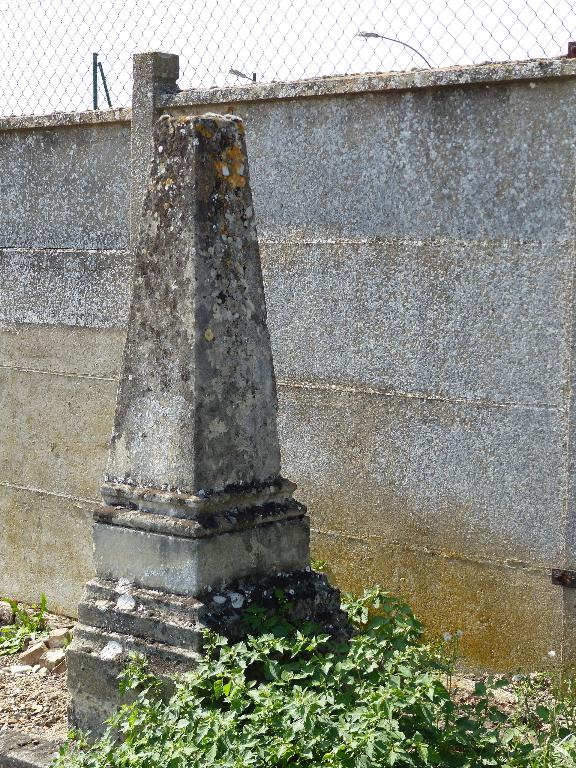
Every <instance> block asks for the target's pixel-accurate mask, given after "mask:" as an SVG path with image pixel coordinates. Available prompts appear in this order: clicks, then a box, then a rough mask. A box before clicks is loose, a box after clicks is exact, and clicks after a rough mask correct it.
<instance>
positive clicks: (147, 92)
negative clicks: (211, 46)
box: [130, 52, 179, 248]
mask: <svg viewBox="0 0 576 768" xmlns="http://www.w3.org/2000/svg"><path fill="white" fill-rule="evenodd" d="M133 74H134V85H133V88H132V138H131V146H132V149H131V152H132V159H131V165H132V178H131V187H130V247H131V248H133V247H134V246H135V244H136V239H137V237H138V226H139V222H140V217H141V213H142V205H143V203H144V195H145V193H146V183H147V178H148V170H149V166H150V163H151V162H152V156H153V150H154V144H153V136H152V132H153V128H154V122H155V121H156V119H157V118H158V112H159V110H158V106H157V104H158V99H159V97H160V96H161V95H162V94H165V93H174V92H176V91H178V86H177V84H176V82H177V80H178V76H179V58H178V56H177V55H175V54H172V53H158V52H151V53H137V54H136V55H135V56H134V58H133Z"/></svg>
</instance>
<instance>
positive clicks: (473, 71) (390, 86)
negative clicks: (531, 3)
mask: <svg viewBox="0 0 576 768" xmlns="http://www.w3.org/2000/svg"><path fill="white" fill-rule="evenodd" d="M564 77H576V59H568V58H566V57H565V56H561V57H558V58H556V59H529V60H527V61H506V62H500V63H492V62H488V63H486V64H471V65H469V66H462V67H445V68H443V69H416V70H410V71H405V72H371V73H368V74H362V75H343V76H332V77H319V78H312V79H309V80H294V81H282V82H272V83H257V84H254V85H252V84H249V85H239V86H230V87H226V88H198V89H190V90H187V91H181V92H180V93H176V94H168V95H165V96H162V97H160V99H159V103H158V106H159V107H160V108H161V109H170V108H178V107H189V106H195V105H199V104H219V103H222V104H233V103H246V102H252V101H274V100H278V99H303V98H321V97H323V96H345V95H354V94H362V93H378V92H387V91H409V90H421V89H424V88H445V87H455V86H465V85H489V84H497V83H507V82H513V81H522V80H529V81H535V80H551V79H557V78H564ZM131 120H132V109H131V108H130V107H119V108H117V109H101V110H88V111H86V112H54V113H53V114H50V115H15V116H12V117H0V131H25V130H33V129H42V128H70V127H74V126H79V125H104V124H107V123H129V122H131Z"/></svg>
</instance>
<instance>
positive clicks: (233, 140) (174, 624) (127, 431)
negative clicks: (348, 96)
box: [68, 115, 347, 733]
mask: <svg viewBox="0 0 576 768" xmlns="http://www.w3.org/2000/svg"><path fill="white" fill-rule="evenodd" d="M276 408H277V406H276V388H275V380H274V369H273V365H272V354H271V349H270V339H269V335H268V329H267V326H266V305H265V300H264V291H263V287H262V275H261V267H260V256H259V251H258V241H257V237H256V227H255V221H254V209H253V205H252V196H251V191H250V184H249V176H248V163H247V158H246V147H245V142H244V126H243V124H242V122H241V120H240V119H239V118H236V117H231V116H225V117H224V116H218V115H204V116H200V117H185V118H180V119H174V118H170V117H168V116H166V117H162V118H161V119H160V120H159V121H158V123H157V125H156V132H155V155H154V161H153V164H152V170H151V177H150V184H149V186H148V192H147V196H146V201H145V204H144V212H143V216H142V221H141V222H140V226H139V241H138V246H137V248H136V250H135V274H134V289H133V296H132V304H131V310H130V320H129V328H128V336H127V341H126V347H125V353H124V365H123V372H122V376H121V379H120V385H119V389H118V396H117V407H116V418H115V423H114V433H113V436H112V442H111V448H110V458H109V463H108V469H107V474H106V478H105V483H104V486H103V488H102V496H103V499H104V506H103V507H102V508H100V509H99V510H98V511H97V512H96V513H95V525H94V550H95V562H96V574H97V577H96V579H95V580H94V581H92V582H90V583H89V584H88V586H87V589H86V592H85V595H84V598H83V600H82V602H81V604H80V607H79V619H80V624H79V626H78V627H77V629H76V632H75V636H74V642H73V644H72V646H71V648H70V649H69V651H68V667H69V687H70V690H71V695H72V704H71V722H72V725H74V726H76V727H80V728H82V729H85V730H86V729H88V730H91V731H93V732H94V733H96V732H98V730H99V729H100V726H101V724H102V721H103V719H104V718H105V717H106V716H107V715H108V714H109V713H110V712H111V711H112V710H113V709H114V707H115V706H116V705H117V704H118V696H117V693H116V687H117V684H116V679H115V678H116V675H117V674H118V672H119V670H120V668H121V666H122V664H123V663H124V662H125V660H126V658H127V654H128V653H129V652H130V651H139V652H142V653H144V654H145V655H146V656H147V657H148V658H149V661H150V665H151V668H152V669H154V670H156V671H157V672H158V673H160V674H163V675H164V676H165V677H166V679H167V680H169V679H170V676H171V675H174V674H175V673H177V672H178V671H182V670H185V669H189V668H190V666H191V665H193V664H194V663H195V660H196V658H197V654H198V653H199V652H200V651H201V639H202V630H203V629H204V628H206V627H210V628H212V629H215V630H216V631H218V632H221V633H222V634H225V635H227V636H229V637H230V638H234V639H236V638H239V637H241V636H242V634H243V633H244V632H245V631H246V630H245V629H244V628H243V627H244V625H243V622H242V617H243V612H244V611H245V609H246V608H247V607H248V606H249V605H251V604H253V603H254V602H257V603H258V604H259V605H263V606H268V608H269V610H270V611H271V612H272V611H274V610H275V608H276V607H277V605H276V602H275V601H276V597H275V596H276V595H277V594H278V590H279V589H280V590H281V592H282V595H284V597H285V600H286V608H285V610H287V612H288V615H291V616H293V617H295V618H301V619H310V620H313V621H315V622H317V623H318V624H319V625H320V626H321V627H322V631H327V632H329V633H332V634H334V635H342V634H345V633H346V632H347V625H346V622H345V618H344V615H343V614H342V612H341V611H340V609H339V598H338V593H337V592H336V591H335V590H333V589H332V588H331V587H330V585H329V584H328V582H327V581H326V579H325V578H324V577H323V576H321V575H319V574H315V573H313V572H312V571H311V569H310V567H309V525H308V519H307V516H306V509H305V507H303V506H302V505H301V504H299V503H298V502H296V501H295V500H294V499H293V498H292V494H293V491H294V489H295V487H296V486H295V485H294V484H293V483H291V482H289V481H287V480H285V479H284V478H282V477H281V474H280V450H279V445H278V435H277V428H276Z"/></svg>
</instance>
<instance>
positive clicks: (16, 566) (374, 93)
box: [0, 60, 576, 668]
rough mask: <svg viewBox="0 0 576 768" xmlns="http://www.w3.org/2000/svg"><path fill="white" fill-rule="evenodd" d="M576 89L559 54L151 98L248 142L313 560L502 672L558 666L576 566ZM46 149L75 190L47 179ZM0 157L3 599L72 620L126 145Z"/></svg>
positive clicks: (33, 149) (2, 139)
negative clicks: (235, 117)
mask: <svg viewBox="0 0 576 768" xmlns="http://www.w3.org/2000/svg"><path fill="white" fill-rule="evenodd" d="M575 78H576V65H575V64H574V63H573V62H571V61H570V60H547V61H542V62H525V63H519V64H517V63H516V64H514V63H511V64H505V65H489V66H484V67H470V68H466V69H453V70H446V71H434V72H419V73H404V74H399V75H372V76H361V77H354V78H335V79H326V80H321V81H309V82H304V83H298V84H271V85H260V86H248V87H244V88H238V89H226V90H224V91H218V90H211V91H191V92H184V93H182V94H178V95H174V96H167V97H164V98H163V99H161V101H160V106H161V108H162V109H163V110H165V111H170V112H171V113H174V114H187V113H190V112H203V111H231V112H234V113H237V114H240V115H241V116H242V117H243V118H244V119H245V121H246V126H247V141H248V149H249V157H250V164H251V175H252V184H253V191H254V199H255V206H256V213H257V217H258V222H259V236H260V240H261V249H262V257H263V262H264V265H263V266H264V276H265V283H266V291H267V301H268V311H269V325H270V329H271V335H272V342H273V348H274V355H275V366H276V373H277V377H278V383H279V398H280V428H281V441H282V447H283V460H284V468H285V474H286V475H287V476H288V477H290V478H291V479H293V480H295V481H296V482H298V484H299V492H298V495H299V497H300V498H301V499H302V500H303V501H304V502H305V503H307V504H308V505H309V509H310V512H311V516H312V525H313V530H314V549H315V554H316V556H318V557H321V558H323V559H326V560H327V561H328V563H329V570H330V574H331V575H332V576H333V578H334V579H335V581H336V582H337V583H338V584H339V585H341V586H342V587H344V588H351V589H360V588H361V587H362V586H366V585H370V584H373V583H374V582H376V581H378V582H380V583H381V584H383V585H384V586H386V587H387V588H388V589H389V590H390V591H392V592H395V593H398V594H401V595H403V596H404V597H406V598H408V599H410V601H411V602H412V604H413V605H414V607H415V609H416V611H417V613H418V614H419V615H420V616H421V617H422V618H423V619H424V620H425V621H426V622H427V623H428V624H429V626H430V627H431V629H432V630H434V631H443V630H446V629H455V628H457V627H458V628H461V629H463V630H464V632H465V635H464V639H463V649H464V651H465V653H466V654H467V656H468V658H469V659H470V660H471V661H472V662H473V663H480V664H484V665H487V666H490V667H493V668H506V667H510V666H514V667H515V666H517V665H519V664H525V665H536V664H538V663H539V662H540V661H541V660H542V658H543V657H544V656H545V654H546V652H547V651H548V650H549V649H551V648H554V649H556V650H557V651H561V650H562V651H563V652H564V653H565V655H566V657H569V656H570V655H571V654H573V652H574V651H573V647H572V646H573V640H572V626H573V623H574V618H573V617H574V615H575V614H574V606H573V599H572V594H573V592H572V591H571V590H568V589H567V590H564V589H563V588H561V587H557V586H553V585H552V583H551V579H550V573H551V569H552V568H556V567H561V568H562V567H568V568H569V567H571V566H572V567H573V566H575V565H576V563H575V562H574V561H575V559H576V558H575V552H574V549H575V545H574V543H573V540H574V536H573V526H574V520H573V518H574V503H573V502H574V488H573V481H572V466H573V460H572V450H573V449H572V445H573V439H572V437H573V417H572V415H571V414H572V395H571V393H572V376H573V374H572V370H573V365H572V356H573V342H572V338H573V334H572V324H573V305H572V295H573V267H574V213H573V203H574V178H573V166H574V139H575V135H574V134H575V131H576V128H575V127H574V126H573V121H571V119H570V117H571V114H572V110H573V107H574V105H575V101H576V91H575V87H576V80H575ZM1 128H2V126H1V125H0V129H1ZM83 132H85V133H83ZM90 132H91V133H90ZM46 133H50V135H51V136H52V137H54V136H56V137H57V138H56V139H54V138H53V139H52V140H53V144H54V146H56V145H57V146H58V147H59V149H58V151H56V150H55V149H53V150H51V151H52V152H53V155H52V156H53V157H54V158H60V157H62V158H67V162H68V163H69V165H70V167H72V166H74V167H75V175H74V176H67V175H65V174H64V175H62V173H63V172H62V173H61V172H60V171H59V173H60V174H61V175H59V176H55V177H54V181H52V176H51V175H50V174H48V175H46V173H45V168H46V165H45V163H46V162H47V161H46V158H41V157H38V155H42V152H43V150H41V149H39V147H42V146H48V144H46V143H45V144H44V145H42V143H41V142H42V141H43V139H42V136H43V135H44V134H46ZM80 136H82V137H83V142H84V143H82V144H81V146H82V147H83V149H82V150H80V149H76V150H72V149H70V147H71V146H72V145H74V146H76V147H79V146H80V144H79V143H78V142H79V141H80V139H79V138H76V137H80ZM44 141H45V142H46V141H47V140H45V139H44ZM25 142H29V143H28V144H26V143H25ZM74 142H76V143H74ZM103 145H106V147H108V149H107V151H106V152H104V153H102V152H101V151H100V150H101V148H102V146H103ZM4 146H5V147H6V156H5V157H6V159H5V160H3V159H1V158H2V156H1V155H0V162H1V163H4V162H10V161H11V157H12V154H13V153H14V152H16V151H20V153H21V156H22V159H21V160H19V162H20V163H21V167H22V168H24V169H25V172H26V173H28V176H26V175H24V177H20V178H16V177H14V180H13V181H12V182H10V186H9V187H8V189H7V192H6V191H4V190H1V192H2V194H3V195H5V194H9V195H10V196H11V199H14V200H16V201H17V202H16V204H15V206H14V210H13V211H10V209H9V208H8V210H7V209H6V206H4V207H2V210H3V212H2V214H1V216H3V217H4V218H2V219H0V220H1V221H2V224H1V227H0V234H1V235H2V237H3V238H4V239H5V241H6V242H5V244H3V247H4V249H5V250H4V251H3V252H2V260H1V261H0V264H1V269H2V272H3V279H2V282H1V285H2V286H5V287H1V288H0V292H1V293H2V302H0V305H1V308H0V312H2V313H4V314H3V315H2V318H1V319H2V324H3V326H2V327H3V330H2V331H1V332H0V340H1V341H0V344H1V346H0V350H1V354H2V360H1V367H0V375H2V376H4V375H6V376H7V377H10V379H9V381H10V383H9V384H7V385H6V386H5V387H3V388H2V390H0V391H2V398H3V406H4V407H3V409H2V416H1V417H0V434H1V435H2V451H1V455H0V469H1V471H2V475H3V476H2V477H0V492H1V493H2V494H4V495H5V498H4V499H3V500H1V501H0V563H1V564H2V568H1V569H0V593H1V592H7V591H8V592H10V593H11V594H13V595H15V596H17V597H21V598H22V599H31V598H33V597H34V596H35V595H34V594H33V592H34V590H37V589H38V584H42V587H43V588H44V589H45V590H46V592H47V593H48V594H49V597H50V599H51V602H52V604H53V605H54V606H55V607H58V608H60V609H62V610H66V611H69V612H71V611H73V610H74V606H75V603H76V601H77V599H78V596H79V592H80V590H81V587H82V583H83V581H84V579H85V577H86V574H87V573H88V572H89V570H90V567H91V565H90V553H89V547H90V542H89V537H88V512H89V508H90V504H91V503H92V500H96V499H97V498H98V486H99V477H100V475H101V473H102V470H103V468H104V463H105V456H106V443H107V439H108V436H109V432H110V428H111V423H112V412H113V407H114V391H115V377H116V375H117V370H118V366H119V361H120V355H121V346H122V340H123V323H124V319H125V307H126V302H127V300H128V293H129V274H130V262H129V257H128V255H127V253H126V247H127V237H128V177H129V171H130V169H129V166H128V155H129V153H128V147H129V124H128V122H127V116H126V115H123V116H120V119H116V118H115V119H114V120H112V116H109V122H106V123H98V124H96V123H94V124H89V125H84V126H75V127H71V126H68V127H65V126H58V127H55V128H51V129H46V128H30V129H22V128H21V129H19V130H14V129H13V127H11V130H9V131H7V130H4V131H2V132H1V133H0V147H4ZM50 146H52V145H50ZM58 152H59V153H60V154H58ZM74 152H76V154H74ZM95 156H98V158H99V160H98V161H97V162H92V160H94V159H95ZM74 158H75V159H74ZM103 158H104V159H103ZM54 162H56V161H54ZM56 164H57V163H56ZM19 167H20V166H19ZM36 174H42V179H43V184H42V187H43V189H41V190H40V191H36V192H35V193H34V194H35V195H36V197H35V198H34V197H33V200H32V201H31V202H30V203H28V202H22V203H20V202H18V201H19V196H20V195H26V194H28V191H27V190H28V189H29V187H30V185H31V184H33V180H34V179H36V178H37V177H36ZM0 178H2V177H0ZM56 178H58V179H59V181H58V182H56ZM69 178H73V179H75V180H76V181H75V182H74V185H73V194H72V193H71V194H69V192H68V191H66V193H63V192H62V191H61V189H62V188H65V189H66V190H68V188H69V182H68V179H69ZM47 180H49V183H47ZM35 183H36V184H37V181H36V182H35ZM51 185H52V186H51ZM48 187H50V188H51V189H52V192H50V191H49V189H48ZM74 198H76V203H73V199H74ZM25 206H28V208H26V207H25ZM47 206H48V208H49V209H50V211H51V213H50V214H48V215H49V216H52V219H50V221H52V222H53V223H52V224H48V223H46V221H43V222H42V223H41V224H40V226H38V225H36V229H37V231H38V232H39V233H40V235H39V236H38V239H37V240H32V241H29V240H28V239H27V238H30V237H31V232H33V231H34V226H35V224H34V221H35V219H34V211H36V212H39V214H40V216H44V215H45V214H44V213H43V211H44V209H45V208H46V207H47ZM28 211H30V213H28ZM21 212H22V213H21ZM26 217H28V218H26ZM20 220H21V221H22V232H20V229H19V224H18V221H20ZM24 230H25V231H24ZM5 232H6V233H7V234H6V236H5V235H4V233H5ZM19 233H20V234H19ZM19 238H20V239H19ZM26 249H28V250H26ZM30 249H32V250H30ZM33 249H36V250H33ZM69 249H71V250H69ZM4 276H6V277H4ZM6 308H8V309H6ZM4 403H5V404H4ZM29 489H31V490H29ZM33 563H34V566H33V565H32V564H33ZM34 568H36V572H35V571H34Z"/></svg>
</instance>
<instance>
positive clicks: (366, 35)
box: [356, 32, 432, 69]
mask: <svg viewBox="0 0 576 768" xmlns="http://www.w3.org/2000/svg"><path fill="white" fill-rule="evenodd" d="M356 37H364V38H369V37H379V38H380V39H381V40H389V41H390V42H391V43H400V45H403V46H405V47H406V48H410V50H411V51H414V53H416V54H417V55H418V56H420V58H421V59H423V60H424V61H425V62H426V66H428V67H430V69H432V64H430V62H429V61H428V59H427V58H426V57H425V56H423V55H422V54H421V53H420V51H418V50H416V48H413V47H412V46H411V45H409V44H408V43H405V42H403V41H402V40H397V39H396V38H395V37H386V36H385V35H379V34H378V32H358V33H357V34H356Z"/></svg>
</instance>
